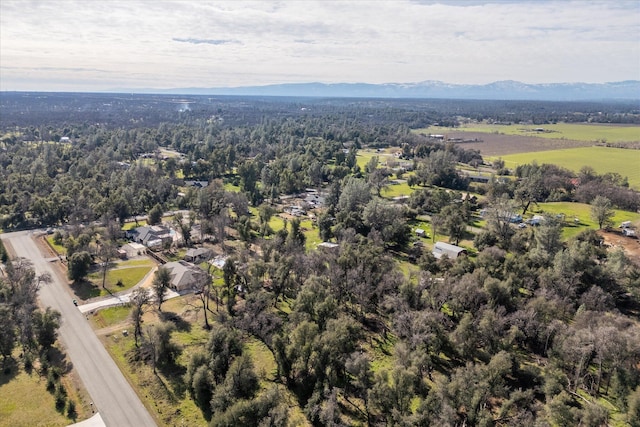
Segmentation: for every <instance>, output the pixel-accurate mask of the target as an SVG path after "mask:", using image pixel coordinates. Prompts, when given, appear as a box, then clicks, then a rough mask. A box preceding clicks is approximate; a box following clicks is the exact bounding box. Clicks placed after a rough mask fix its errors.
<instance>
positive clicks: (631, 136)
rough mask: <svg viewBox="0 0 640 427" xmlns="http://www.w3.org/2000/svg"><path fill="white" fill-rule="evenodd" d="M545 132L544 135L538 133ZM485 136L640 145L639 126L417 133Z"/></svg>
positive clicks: (473, 128)
mask: <svg viewBox="0 0 640 427" xmlns="http://www.w3.org/2000/svg"><path fill="white" fill-rule="evenodd" d="M540 128H541V129H544V130H545V131H544V132H539V131H536V130H535V129H540ZM454 131H455V132H482V133H498V134H504V135H519V136H535V137H539V138H546V139H570V140H574V141H594V142H596V141H606V142H615V143H621V142H637V141H640V126H624V125H605V124H588V123H557V124H549V125H520V124H513V125H493V124H483V123H478V124H473V125H468V126H467V125H463V126H460V127H459V128H455V129H453V128H445V127H439V126H432V127H429V128H426V129H416V130H415V132H418V133H426V134H429V133H443V134H445V133H448V132H454Z"/></svg>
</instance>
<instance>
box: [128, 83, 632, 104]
mask: <svg viewBox="0 0 640 427" xmlns="http://www.w3.org/2000/svg"><path fill="white" fill-rule="evenodd" d="M124 92H128V91H127V90H125V91H124ZM135 92H142V93H164V94H176V95H177V94H183V95H242V96H302V97H328V98H333V97H340V98H445V99H487V100H532V101H542V100H544V101H587V100H590V101H600V100H626V101H630V100H640V81H638V80H627V81H622V82H612V83H548V84H527V83H521V82H517V81H513V80H506V81H499V82H494V83H489V84H485V85H466V84H450V83H444V82H440V81H424V82H420V83H386V84H367V83H331V84H326V83H290V84H274V85H267V86H243V87H231V88H229V87H226V88H225V87H218V88H176V89H165V90H159V89H156V90H153V89H140V90H135Z"/></svg>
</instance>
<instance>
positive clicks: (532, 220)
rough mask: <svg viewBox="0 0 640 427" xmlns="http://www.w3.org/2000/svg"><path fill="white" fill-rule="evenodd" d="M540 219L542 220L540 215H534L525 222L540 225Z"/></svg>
mask: <svg viewBox="0 0 640 427" xmlns="http://www.w3.org/2000/svg"><path fill="white" fill-rule="evenodd" d="M542 221H544V217H543V216H542V215H534V216H533V217H532V218H530V219H528V220H527V224H529V225H540V223H541V222H542Z"/></svg>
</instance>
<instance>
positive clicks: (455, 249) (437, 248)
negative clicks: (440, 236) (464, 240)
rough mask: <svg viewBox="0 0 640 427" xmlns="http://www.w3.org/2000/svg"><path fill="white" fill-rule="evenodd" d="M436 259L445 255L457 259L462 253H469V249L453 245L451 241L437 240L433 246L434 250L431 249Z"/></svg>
mask: <svg viewBox="0 0 640 427" xmlns="http://www.w3.org/2000/svg"><path fill="white" fill-rule="evenodd" d="M431 253H432V254H433V256H434V257H436V259H440V258H442V257H443V256H445V255H446V256H447V257H449V258H450V259H456V258H458V257H459V256H460V255H467V250H466V249H465V248H461V247H460V246H456V245H452V244H450V243H445V242H436V244H435V245H434V246H433V251H431Z"/></svg>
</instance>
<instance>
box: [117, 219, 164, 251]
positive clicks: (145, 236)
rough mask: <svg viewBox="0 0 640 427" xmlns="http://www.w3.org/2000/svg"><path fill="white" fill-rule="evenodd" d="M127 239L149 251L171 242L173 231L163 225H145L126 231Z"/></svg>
mask: <svg viewBox="0 0 640 427" xmlns="http://www.w3.org/2000/svg"><path fill="white" fill-rule="evenodd" d="M127 237H128V238H130V239H132V240H133V241H134V242H136V243H141V244H143V245H145V246H146V247H148V248H149V249H161V248H162V247H163V246H164V244H165V243H169V242H173V230H171V229H170V228H169V227H165V226H164V225H151V226H148V225H145V226H143V227H138V228H134V229H133V230H129V231H127Z"/></svg>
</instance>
